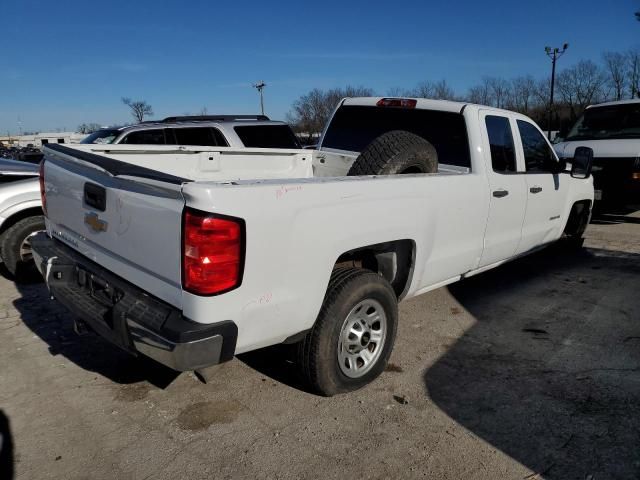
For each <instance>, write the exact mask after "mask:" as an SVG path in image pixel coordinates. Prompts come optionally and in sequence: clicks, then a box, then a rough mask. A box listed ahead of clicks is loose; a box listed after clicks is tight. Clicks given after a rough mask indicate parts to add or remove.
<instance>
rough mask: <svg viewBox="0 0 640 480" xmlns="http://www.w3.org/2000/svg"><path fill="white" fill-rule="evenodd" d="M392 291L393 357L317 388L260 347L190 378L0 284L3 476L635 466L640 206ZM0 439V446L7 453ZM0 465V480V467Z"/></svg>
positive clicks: (510, 474)
mask: <svg viewBox="0 0 640 480" xmlns="http://www.w3.org/2000/svg"><path fill="white" fill-rule="evenodd" d="M586 236H587V240H586V242H585V246H586V248H585V249H584V250H582V251H571V250H567V249H565V248H562V247H559V246H553V247H550V248H547V249H545V250H543V251H541V252H539V253H536V254H534V255H531V256H529V257H527V258H524V259H521V260H517V261H514V262H512V263H510V264H507V265H505V266H503V267H500V268H498V269H495V270H493V271H490V272H487V273H484V274H482V275H478V276H476V277H473V278H470V279H468V280H465V281H463V282H459V283H457V284H454V285H451V286H450V287H448V288H441V289H439V290H436V291H433V292H431V293H429V294H426V295H423V296H421V297H418V298H415V299H412V300H409V301H407V302H404V303H403V304H402V305H401V308H400V327H399V331H398V339H397V342H396V347H395V350H394V353H393V355H392V358H391V363H390V365H389V367H388V369H387V371H386V372H385V373H384V374H383V375H382V377H381V378H380V379H379V380H377V381H376V382H374V383H373V384H371V385H370V386H368V387H367V388H364V389H362V390H360V391H358V392H355V393H352V394H349V395H342V396H338V397H334V398H320V397H317V396H314V395H311V394H309V393H307V392H305V391H304V389H303V388H301V386H300V385H299V384H298V382H297V380H296V377H295V374H294V372H293V368H292V366H291V364H290V363H289V362H288V361H287V352H286V350H284V349H282V348H271V349H266V350H262V351H259V352H255V353H252V354H249V355H243V356H241V357H239V358H236V359H234V360H233V361H231V362H229V363H226V364H223V365H220V366H218V367H216V369H217V372H216V373H217V374H216V375H215V377H214V378H213V380H212V381H211V382H210V383H208V384H206V385H204V384H202V383H200V382H198V381H197V380H196V378H195V377H194V376H193V375H192V374H182V375H179V376H176V375H175V374H174V373H172V372H170V371H168V370H164V369H162V368H160V367H158V366H156V365H154V364H152V363H150V362H145V361H142V360H137V359H134V358H130V357H128V356H127V355H126V354H124V353H123V352H121V351H119V350H118V349H117V348H115V347H111V346H110V345H108V344H105V343H104V342H102V341H101V340H100V339H99V338H97V337H95V336H92V335H89V336H84V337H77V336H75V334H74V333H73V332H72V330H71V324H70V320H69V316H68V315H67V313H66V312H65V311H64V310H63V309H62V308H61V307H59V306H57V305H56V304H55V303H53V302H50V301H49V300H48V298H47V295H46V290H45V288H44V286H43V285H42V284H34V285H28V286H19V287H18V286H16V285H15V284H14V283H13V282H11V281H9V280H6V279H4V278H0V345H2V347H0V365H1V370H0V429H3V428H4V429H8V430H9V431H10V432H11V434H10V435H5V440H4V445H5V446H7V445H8V444H10V443H12V450H13V452H12V456H11V457H12V467H11V470H13V474H14V475H15V478H19V479H63V478H64V479H87V478H91V479H113V478H118V479H129V478H131V479H145V478H153V479H180V478H189V479H200V478H202V479H204V478H207V479H210V478H244V477H246V478H292V479H293V478H318V477H321V478H345V477H350V478H357V477H363V478H442V479H460V478H474V479H478V478H479V479H497V478H509V479H533V478H550V479H551V478H552V479H563V480H564V479H582V480H584V479H589V478H590V479H592V480H596V479H614V478H620V479H627V478H629V479H630V478H639V477H640V323H639V320H640V212H635V213H628V212H620V213H617V214H610V215H602V216H600V217H598V218H595V219H594V221H593V223H592V224H591V225H590V226H589V229H588V231H587V235H586ZM9 446H10V447H11V445H9ZM9 475H10V474H9V473H8V472H4V476H3V472H0V478H2V479H3V480H4V478H5V477H7V478H9Z"/></svg>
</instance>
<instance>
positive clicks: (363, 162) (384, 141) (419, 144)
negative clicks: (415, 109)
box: [347, 130, 438, 176]
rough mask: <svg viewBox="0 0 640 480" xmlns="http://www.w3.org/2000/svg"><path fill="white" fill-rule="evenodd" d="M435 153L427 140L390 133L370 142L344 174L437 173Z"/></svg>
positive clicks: (398, 131) (404, 133)
mask: <svg viewBox="0 0 640 480" xmlns="http://www.w3.org/2000/svg"><path fill="white" fill-rule="evenodd" d="M437 171H438V154H437V153H436V149H435V148H433V145H431V144H430V143H429V142H428V141H426V140H425V139H424V138H422V137H419V136H418V135H415V134H413V133H410V132H406V131H404V130H392V131H390V132H387V133H385V134H383V135H380V136H379V137H378V138H376V139H375V140H374V141H373V142H371V143H370V144H369V145H368V146H367V147H366V148H365V149H364V150H363V151H362V152H361V153H360V155H359V156H358V158H356V160H355V162H353V165H351V168H350V169H349V173H347V175H350V176H357V175H395V174H403V173H436V172H437Z"/></svg>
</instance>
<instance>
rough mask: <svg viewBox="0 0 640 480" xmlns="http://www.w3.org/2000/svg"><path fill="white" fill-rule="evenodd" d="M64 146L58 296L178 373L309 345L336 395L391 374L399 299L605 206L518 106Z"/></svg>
mask: <svg viewBox="0 0 640 480" xmlns="http://www.w3.org/2000/svg"><path fill="white" fill-rule="evenodd" d="M108 147H109V146H108V145H107V146H104V145H103V146H98V145H76V146H73V147H72V146H65V145H48V146H46V147H45V161H44V162H43V165H44V168H43V170H42V172H41V173H42V178H43V182H42V186H43V191H42V194H43V203H44V204H45V205H46V208H45V211H46V223H47V233H46V234H45V233H41V234H38V235H37V236H36V238H34V240H33V245H34V256H35V257H36V266H37V267H38V269H39V270H40V272H41V273H42V274H43V275H44V276H45V278H46V281H47V285H48V286H49V288H50V291H51V294H52V296H53V297H55V298H56V299H57V300H59V301H60V302H61V303H62V304H63V305H65V306H66V307H67V308H69V309H70V310H71V311H73V312H75V313H77V314H78V317H79V319H81V320H79V321H81V322H84V323H85V324H86V325H89V326H90V328H91V329H93V330H95V331H96V332H97V333H99V334H100V335H102V336H103V337H105V338H106V339H108V340H109V341H111V342H113V343H115V344H117V345H119V346H120V347H122V348H123V349H125V350H127V351H129V352H131V353H133V354H136V355H137V354H140V355H146V356H148V357H150V358H153V359H155V360H157V361H158V362H160V363H163V364H164V365H167V366H169V367H171V368H174V369H176V370H201V369H203V368H206V367H208V366H210V365H214V364H216V363H220V362H223V361H226V360H230V359H231V358H232V357H233V356H234V355H235V354H237V353H243V352H248V351H251V350H255V349H258V348H262V347H266V346H269V345H273V344H278V343H296V344H297V352H298V361H297V364H298V366H299V367H300V370H301V372H302V374H303V375H304V377H305V378H306V380H307V382H308V383H309V385H310V387H311V388H312V389H313V390H315V391H316V392H318V393H321V394H323V395H333V394H336V393H341V392H347V391H350V390H354V389H357V388H360V387H362V386H363V385H365V384H367V383H368V382H370V381H372V380H373V379H374V378H376V377H377V376H378V375H379V374H380V373H381V372H382V371H383V370H384V368H385V365H386V363H387V360H388V358H389V355H390V354H391V349H392V347H393V343H394V339H395V334H396V329H397V325H398V305H397V304H398V302H399V301H401V300H403V299H408V298H411V297H414V296H416V295H420V294H422V293H425V292H428V291H430V290H433V289H435V288H438V287H441V286H443V285H447V284H449V283H452V282H455V281H457V280H460V279H462V278H466V277H469V276H472V275H475V274H478V273H481V272H483V271H485V270H488V269H490V268H493V267H496V266H498V265H501V264H502V263H504V262H506V261H509V260H511V259H513V258H516V257H518V256H521V255H526V254H528V253H531V252H532V251H534V250H536V249H538V248H540V247H542V246H544V245H546V244H548V243H551V242H553V241H556V240H558V239H559V238H561V237H563V236H565V237H567V239H568V240H569V241H570V242H571V243H573V244H575V245H581V237H582V234H583V232H584V229H585V227H586V225H587V223H588V221H589V218H590V214H591V205H592V202H593V184H592V180H591V178H590V176H589V170H590V155H591V153H592V152H591V151H590V150H589V149H578V150H577V151H576V153H575V158H572V167H571V170H570V171H566V169H565V167H566V165H565V164H564V162H561V161H559V160H558V158H557V156H556V155H555V153H554V151H553V148H552V147H551V145H550V143H549V142H548V141H547V139H546V137H545V135H544V134H543V133H542V131H541V130H540V129H539V128H538V126H537V125H536V124H535V123H534V122H533V121H531V119H529V118H527V117H525V116H524V115H520V114H518V113H514V112H509V111H506V110H499V109H495V108H490V107H482V106H479V105H472V104H464V103H458V102H449V101H436V100H427V99H411V98H349V99H345V100H343V101H342V102H340V105H339V107H338V108H337V109H336V111H335V112H334V114H333V117H332V119H331V120H330V122H329V124H328V126H327V129H326V131H325V133H324V135H323V137H322V138H321V140H320V142H319V149H318V150H303V149H295V150H286V149H271V150H267V149H256V150H251V149H246V148H245V149H235V150H234V149H229V148H218V147H209V148H208V149H202V148H195V147H184V148H183V150H182V151H179V152H176V150H175V149H171V148H169V147H166V146H164V147H163V146H136V145H122V146H121V148H119V149H117V150H114V149H109V148H108Z"/></svg>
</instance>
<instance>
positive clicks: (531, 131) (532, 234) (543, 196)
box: [516, 119, 569, 253]
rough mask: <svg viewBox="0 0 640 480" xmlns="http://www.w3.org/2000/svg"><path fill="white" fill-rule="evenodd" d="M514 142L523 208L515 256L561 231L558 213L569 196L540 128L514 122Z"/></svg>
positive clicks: (524, 121) (562, 227) (556, 162)
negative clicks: (520, 172)
mask: <svg viewBox="0 0 640 480" xmlns="http://www.w3.org/2000/svg"><path fill="white" fill-rule="evenodd" d="M516 124H517V126H518V135H517V140H518V141H517V143H518V144H519V145H518V150H519V154H520V155H521V156H522V158H523V159H524V164H525V174H524V175H523V176H524V177H525V179H526V183H527V209H526V213H525V217H524V223H523V224H522V240H521V241H520V246H519V247H518V251H517V253H524V252H527V251H529V250H531V249H533V248H535V247H537V246H539V245H542V244H545V243H548V242H551V241H553V240H556V239H557V238H558V237H559V236H560V235H561V234H562V231H563V229H564V225H562V224H561V222H562V213H563V209H564V206H565V205H566V202H567V196H568V193H569V175H567V174H565V173H558V170H559V169H558V164H559V162H558V157H556V154H555V152H554V151H553V148H552V147H551V144H550V143H549V142H548V141H547V139H546V137H545V136H544V134H543V133H542V131H540V129H539V128H538V127H537V126H536V125H534V124H533V123H531V122H529V121H527V120H523V119H518V120H516Z"/></svg>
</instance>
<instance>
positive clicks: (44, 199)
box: [39, 160, 47, 216]
mask: <svg viewBox="0 0 640 480" xmlns="http://www.w3.org/2000/svg"><path fill="white" fill-rule="evenodd" d="M39 172H40V176H39V180H40V200H42V211H43V212H44V214H45V216H46V215H47V195H46V191H45V189H44V160H42V161H41V162H40V170H39Z"/></svg>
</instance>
